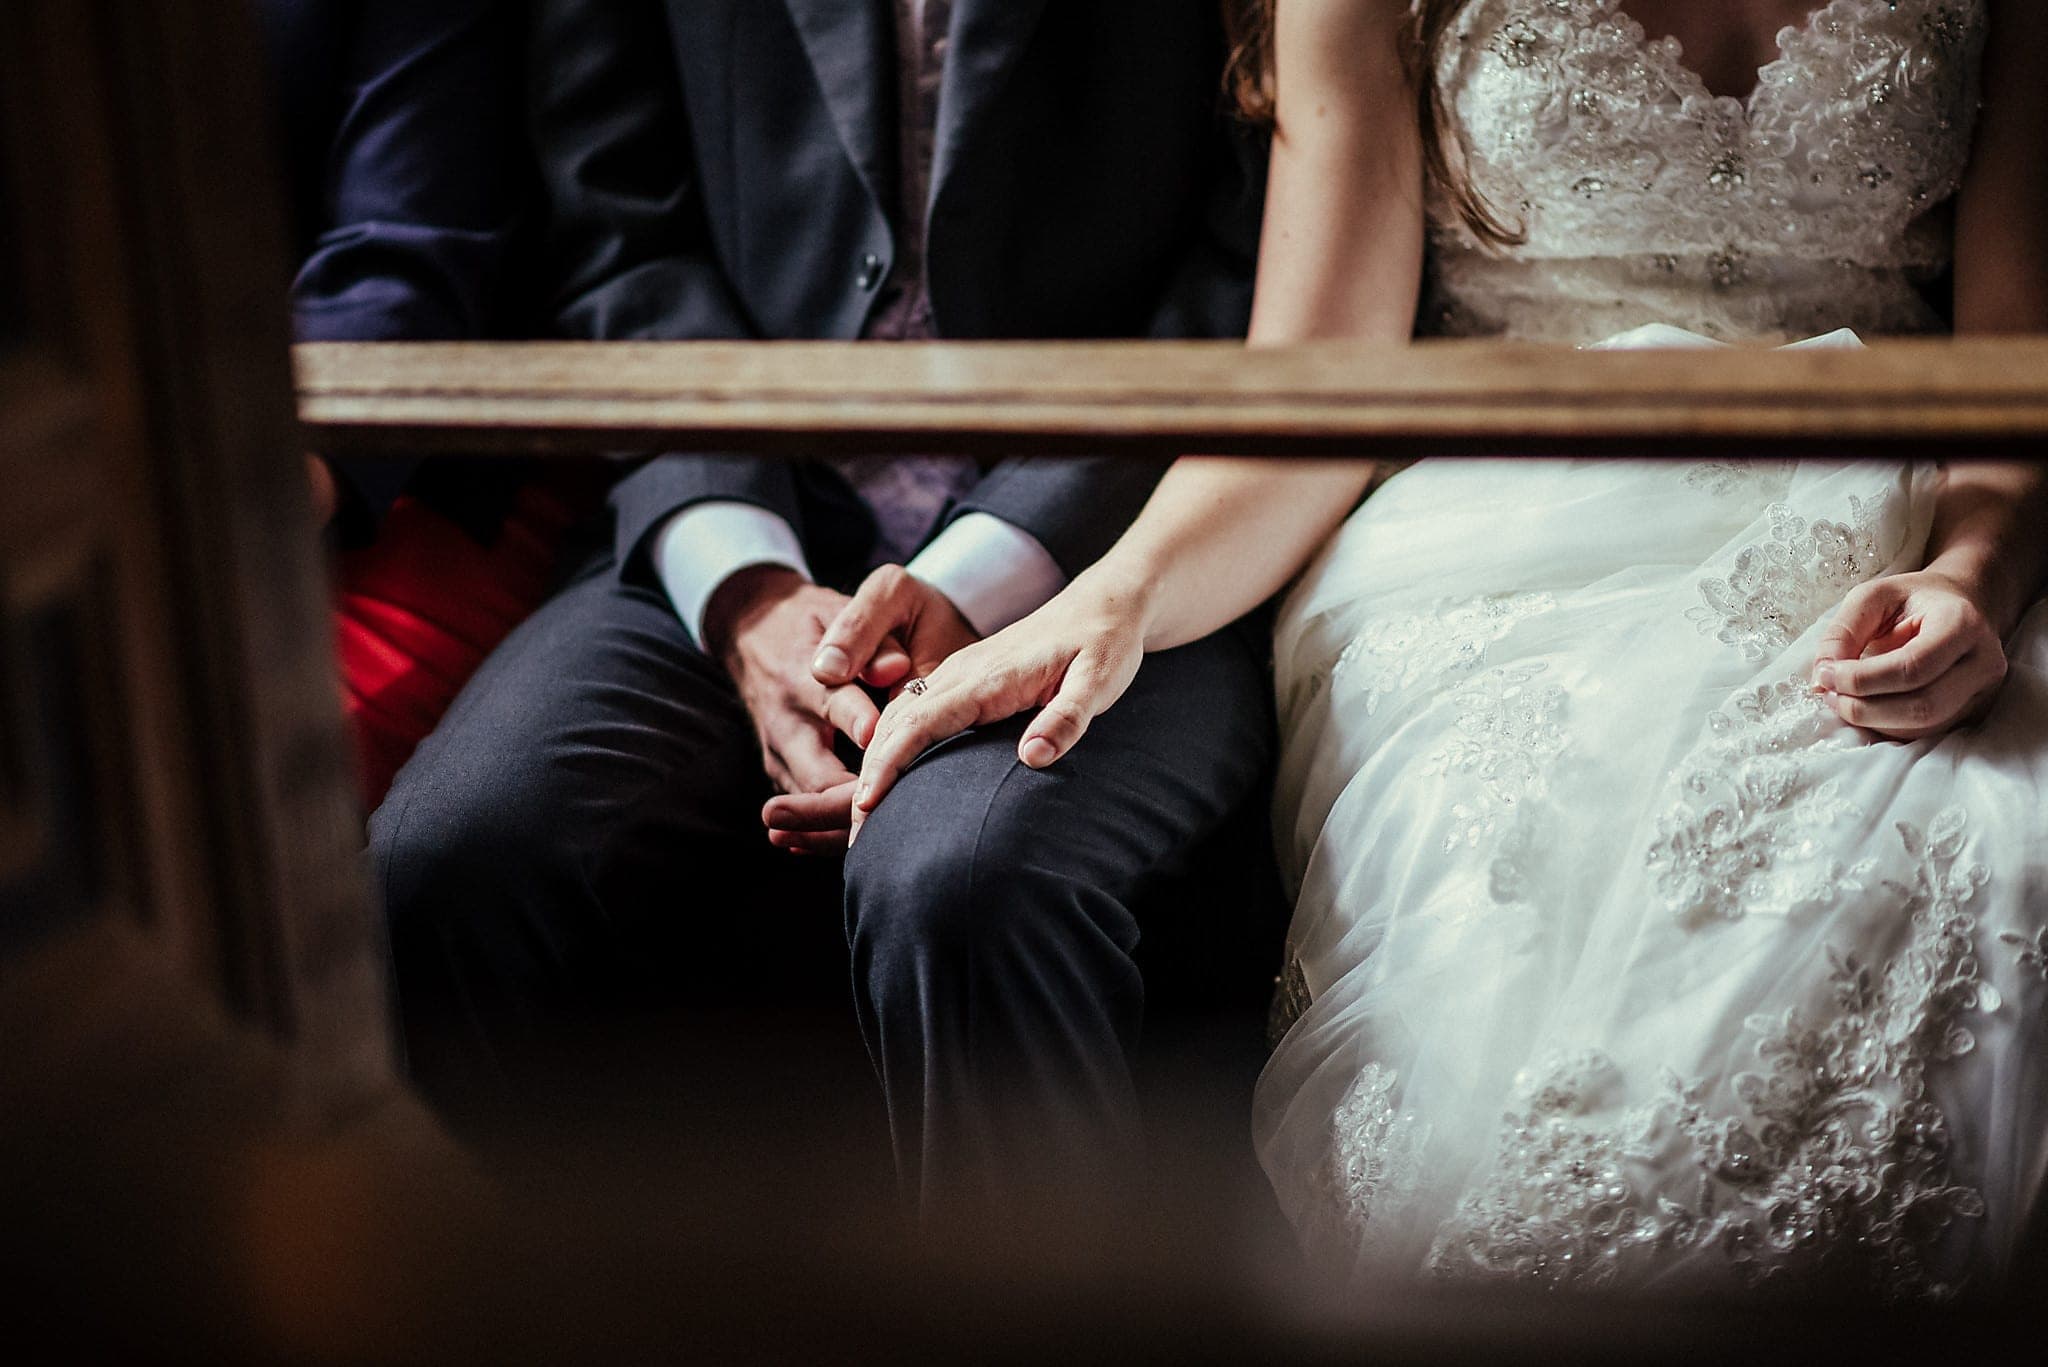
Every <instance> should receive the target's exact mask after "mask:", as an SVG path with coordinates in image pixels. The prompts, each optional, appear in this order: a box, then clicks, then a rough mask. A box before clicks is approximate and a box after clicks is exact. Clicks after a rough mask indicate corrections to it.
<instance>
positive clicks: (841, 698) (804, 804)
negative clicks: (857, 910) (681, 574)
mask: <svg viewBox="0 0 2048 1367" xmlns="http://www.w3.org/2000/svg"><path fill="white" fill-rule="evenodd" d="M704 638H705V639H704V644H705V647H706V649H707V650H709V651H710V652H711V654H712V655H714V656H715V657H716V658H717V659H718V660H719V661H720V663H722V664H723V665H724V666H725V668H726V672H727V673H728V674H729V675H730V676H731V678H732V680H733V683H734V685H735V686H736V687H737V688H738V690H739V695H740V700H741V701H742V703H744V704H745V706H746V709H747V713H748V715H749V716H750V717H751V718H752V719H753V723H754V731H755V735H756V736H757V738H758V739H759V741H760V744H761V762H762V767H763V769H764V770H765V771H766V773H767V775H768V778H769V780H770V782H772V783H773V784H774V785H775V787H776V789H777V790H778V791H777V794H776V796H775V797H773V798H771V799H769V801H768V802H767V803H766V805H764V806H763V807H762V809H761V821H762V824H763V825H764V826H766V827H767V831H768V840H769V843H770V844H772V845H774V846H775V847H776V848H778V849H783V850H787V851H789V852H791V853H793V854H829V853H833V852H836V851H839V850H843V849H845V848H846V845H847V842H848V839H849V837H850V835H851V831H852V811H853V794H854V789H855V780H854V775H853V772H852V770H850V769H848V768H847V767H846V764H845V763H844V762H843V761H842V760H841V759H840V757H839V755H838V754H837V753H835V744H836V739H835V738H836V737H838V736H845V737H846V738H847V739H848V740H849V741H851V742H852V743H853V744H854V745H856V746H860V747H863V748H865V747H866V746H867V745H868V744H869V743H870V742H871V741H872V740H873V738H874V733H875V728H876V726H877V724H878V722H879V720H880V717H881V709H880V708H879V707H878V706H877V705H876V702H875V698H874V696H873V694H872V693H871V692H870V690H875V691H877V692H883V693H887V692H889V691H892V690H895V689H899V688H901V687H902V685H904V684H905V683H907V682H909V681H910V680H911V679H914V678H917V677H920V676H921V675H924V674H928V673H930V672H932V671H933V670H935V669H937V668H938V666H939V665H940V663H941V662H942V661H944V660H945V659H946V658H947V657H948V656H950V655H952V654H953V653H954V652H955V651H957V650H959V649H960V648H961V647H963V646H965V645H968V644H970V643H971V642H973V641H975V640H978V639H979V636H978V634H977V633H976V632H975V630H974V628H973V627H972V626H970V625H968V623H967V620H966V618H964V617H962V616H961V615H960V611H959V609H958V608H956V607H955V606H954V605H953V602H952V600H951V599H949V598H947V597H946V595H945V594H943V593H941V592H940V591H939V590H938V589H936V588H933V587H932V586H931V585H929V584H926V583H925V582H924V581H922V580H920V579H918V578H916V577H915V576H914V575H912V574H910V573H909V572H908V571H906V570H904V569H903V568H902V567H901V566H898V565H885V566H883V567H882V568H881V569H878V570H876V571H875V572H874V573H873V574H871V575H869V576H868V578H867V580H866V581H865V582H864V583H863V584H862V585H861V586H860V589H859V591H858V592H856V593H855V594H854V595H853V596H851V597H848V596H847V595H846V594H843V593H839V592H838V591H836V590H834V589H829V588H825V587H823V586H821V585H818V584H813V583H811V582H810V581H809V580H808V579H806V578H804V577H803V576H802V575H800V574H798V573H796V572H795V571H794V570H791V569H787V568H785V567H782V566H779V565H761V566H755V567H753V568H750V569H744V570H741V571H739V572H738V573H736V574H734V575H732V576H731V577H730V578H729V579H727V580H726V582H725V583H724V584H721V585H720V586H719V588H718V591H717V592H716V593H715V594H714V595H713V596H712V599H711V602H710V604H709V605H708V607H707V609H706V612H705V617H704Z"/></svg>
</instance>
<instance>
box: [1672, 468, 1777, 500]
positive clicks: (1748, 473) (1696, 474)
mask: <svg viewBox="0 0 2048 1367" xmlns="http://www.w3.org/2000/svg"><path fill="white" fill-rule="evenodd" d="M1788 468H1789V467H1788V465H1787V463H1786V462H1785V461H1782V460H1701V461H1694V462H1693V463H1692V464H1690V465H1688V466H1686V467H1685V474H1684V476H1683V477H1682V478H1683V479H1684V480H1685V484H1686V487H1687V488H1689V489H1697V490H1699V491H1700V492H1701V493H1703V494H1712V495H1713V496H1714V497H1715V498H1727V497H1729V496H1730V495H1733V494H1744V495H1747V494H1749V493H1752V492H1754V491H1755V489H1756V488H1757V487H1758V486H1759V485H1762V484H1765V483H1768V482H1770V481H1773V480H1782V479H1783V478H1784V477H1785V472H1786V470H1787V469H1788Z"/></svg>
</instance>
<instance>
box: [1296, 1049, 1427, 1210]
mask: <svg viewBox="0 0 2048 1367" xmlns="http://www.w3.org/2000/svg"><path fill="white" fill-rule="evenodd" d="M1395 1084H1396V1078H1395V1075H1394V1074H1393V1072H1392V1071H1390V1070H1389V1069H1387V1068H1384V1067H1381V1066H1380V1065H1379V1064H1377V1063H1368V1064H1367V1065H1365V1067H1364V1068H1362V1069H1360V1070H1359V1074H1358V1078H1357V1080H1356V1081H1355V1082H1353V1083H1352V1084H1351V1089H1350V1090H1349V1091H1347V1092H1346V1093H1345V1094H1344V1099H1343V1100H1342V1101H1341V1102H1339V1103H1338V1104H1337V1109H1336V1112H1335V1113H1334V1115H1333V1116H1332V1118H1331V1123H1332V1125H1333V1127H1334V1129H1333V1132H1332V1136H1331V1144H1330V1153H1329V1159H1328V1166H1327V1167H1326V1169H1325V1170H1324V1172H1323V1174H1322V1181H1321V1182H1320V1183H1319V1185H1320V1186H1321V1187H1322V1189H1323V1191H1324V1193H1325V1195H1326V1196H1327V1197H1329V1198H1330V1200H1331V1203H1332V1205H1333V1206H1334V1208H1335V1209H1336V1210H1337V1211H1339V1212H1340V1214H1341V1216H1342V1218H1343V1220H1344V1223H1345V1225H1346V1226H1347V1227H1348V1228H1349V1229H1350V1231H1351V1234H1352V1237H1353V1238H1354V1239H1355V1240H1357V1243H1358V1246H1359V1247H1360V1248H1370V1247H1371V1246H1372V1245H1373V1244H1374V1243H1376V1242H1378V1240H1379V1238H1380V1236H1381V1233H1382V1232H1383V1231H1384V1230H1385V1229H1386V1228H1387V1227H1388V1225H1389V1224H1390V1223H1392V1222H1393V1221H1394V1220H1395V1219H1396V1218H1397V1217H1398V1214H1399V1212H1400V1209H1401V1207H1402V1204H1403V1202H1404V1199H1405V1198H1406V1197H1407V1196H1408V1195H1409V1194H1411V1193H1412V1192H1413V1191H1414V1190H1415V1189H1416V1187H1417V1185H1418V1183H1419V1181H1420V1179H1421V1176H1422V1151H1423V1147H1424V1145H1425V1144H1427V1143H1428V1140H1429V1127H1428V1126H1427V1125H1424V1124H1422V1123H1421V1122H1420V1121H1419V1120H1417V1119H1416V1117H1415V1116H1413V1115H1411V1114H1407V1113H1404V1112H1402V1111H1399V1110H1397V1109H1396V1108H1395V1106H1394V1100H1393V1094H1394V1088H1395Z"/></svg>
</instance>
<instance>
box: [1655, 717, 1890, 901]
mask: <svg viewBox="0 0 2048 1367" xmlns="http://www.w3.org/2000/svg"><path fill="white" fill-rule="evenodd" d="M1855 746H1856V741H1855V738H1854V736H1853V735H1852V734H1850V733H1849V732H1848V728H1847V727H1845V726H1843V725H1842V724H1841V723H1840V721H1839V720H1838V719H1837V718H1836V717H1835V714H1834V713H1833V711H1832V710H1830V709H1829V708H1828V706H1827V704H1826V703H1824V702H1822V701H1821V700H1820V699H1819V698H1818V697H1816V696H1815V695H1814V693H1813V691H1812V689H1810V688H1809V687H1807V685H1806V684H1805V683H1804V682H1803V681H1802V680H1799V679H1796V678H1795V679H1787V680H1784V681H1782V682H1780V683H1776V684H1771V685H1767V686H1765V687H1762V688H1757V689H1754V690H1752V691H1750V692H1747V693H1744V694H1742V695H1740V696H1738V697H1737V698H1736V699H1735V700H1734V701H1733V702H1731V703H1730V704H1728V705H1727V706H1725V707H1723V708H1721V709H1720V710H1719V711H1716V712H1714V713H1713V714H1711V715H1710V716H1709V717H1708V736H1707V739H1706V740H1705V742H1703V743H1702V744H1701V745H1700V747H1699V748H1698V749H1696V750H1694V751H1693V753H1692V754H1691V755H1690V756H1688V757H1687V759H1686V761H1685V762H1684V764H1682V765H1681V766H1680V768H1679V774H1678V787H1679V791H1680V792H1681V793H1682V794H1683V796H1682V797H1681V798H1680V800H1679V801H1677V802H1676V803H1674V804H1673V805H1672V807H1671V809H1670V810H1669V811H1667V812H1666V813H1665V814H1664V815H1663V816H1662V817H1661V818H1659V820H1658V823H1657V832H1656V835H1655V837H1654V838H1653V839H1652V841H1651V843H1650V848H1649V852H1648V854H1647V855H1646V856H1645V862H1646V863H1647V864H1648V866H1649V869H1650V874H1651V883H1652V887H1653V888H1654V889H1655V891H1656V893H1657V896H1658V898H1659V899H1660V900H1661V901H1662V902H1663V904H1664V907H1665V910H1667V911H1669V912H1670V913H1671V914H1673V915H1674V916H1677V917H1678V918H1679V919H1680V920H1681V921H1682V922H1686V923H1693V924H1696V923H1699V922H1703V921H1708V920H1715V919H1719V920H1729V921H1733V920H1739V919H1740V918H1742V917H1744V916H1753V915H1778V916H1783V915H1789V914H1791V913H1792V912H1794V911H1796V910H1797V909H1799V908H1800V907H1802V906H1808V905H1811V904H1814V903H1817V902H1821V901H1825V900H1827V899H1828V898H1830V897H1832V896H1833V895H1835V894H1836V893H1839V892H1860V891H1862V890H1863V886H1864V885H1863V882H1862V880H1863V878H1864V877H1865V876H1867V875H1868V874H1869V873H1870V872H1871V869H1872V867H1873V865H1872V863H1871V861H1869V860H1862V861H1859V862H1858V863H1856V864H1853V865H1845V864H1844V863H1842V861H1840V860H1838V859H1832V858H1829V857H1828V850H1829V849H1830V848H1831V845H1832V842H1831V841H1830V840H1829V838H1828V830H1829V828H1830V827H1832V826H1833V825H1834V824H1835V823H1836V822H1838V821H1840V820H1841V819H1842V818H1844V817H1848V816H1854V815H1857V814H1858V812H1857V809H1856V808H1855V807H1854V806H1852V805H1851V804H1849V803H1848V802H1846V801H1844V800H1843V799H1842V797H1841V795H1840V789H1839V785H1838V784H1837V783H1836V782H1835V781H1834V780H1832V779H1830V780H1826V781H1822V782H1815V781H1814V779H1813V776H1812V772H1811V771H1812V764H1811V759H1812V756H1813V755H1814V754H1816V753H1818V752H1820V751H1823V750H1840V749H1854V748H1855Z"/></svg>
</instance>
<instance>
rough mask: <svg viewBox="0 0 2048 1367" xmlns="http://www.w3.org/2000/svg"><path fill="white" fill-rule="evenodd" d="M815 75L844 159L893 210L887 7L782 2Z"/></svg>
mask: <svg viewBox="0 0 2048 1367" xmlns="http://www.w3.org/2000/svg"><path fill="white" fill-rule="evenodd" d="M783 3H784V4H786V5H788V6H789V14H790V18H791V19H792V20H794V21H795V23H796V31H797V36H798V37H799V38H801V39H802V40H803V45H804V50H805V52H806V53H807V54H808V55H809V56H810V59H811V69H812V70H813V71H814V72H816V73H817V77H818V88H819V89H820V90H821V91H823V92H824V95H825V105H826V107H827V108H828V109H830V110H831V111H832V122H833V123H834V124H836V125H837V126H838V128H839V139H840V141H841V142H843V143H844V144H845V145H846V154H847V156H848V157H849V158H851V160H852V161H853V165H854V168H855V169H856V170H857V171H859V172H860V177H861V180H862V181H863V182H865V183H866V185H867V188H868V193H869V194H871V195H873V196H874V197H875V199H876V201H877V202H878V203H880V204H882V205H884V206H885V207H887V208H888V209H889V210H890V211H891V216H892V217H893V216H894V214H893V210H894V207H895V205H896V201H897V195H896V191H895V188H894V186H895V178H894V168H895V165H896V156H895V149H896V120H895V113H896V99H895V89H896V16H895V11H894V9H893V8H892V4H893V0H783Z"/></svg>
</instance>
